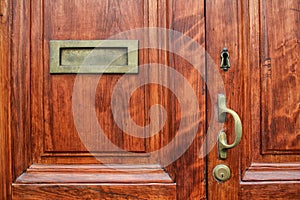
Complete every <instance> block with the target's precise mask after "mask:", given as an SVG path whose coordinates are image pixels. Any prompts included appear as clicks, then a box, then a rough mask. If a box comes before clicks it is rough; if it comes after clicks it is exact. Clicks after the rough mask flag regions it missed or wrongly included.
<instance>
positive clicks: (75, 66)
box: [50, 40, 138, 73]
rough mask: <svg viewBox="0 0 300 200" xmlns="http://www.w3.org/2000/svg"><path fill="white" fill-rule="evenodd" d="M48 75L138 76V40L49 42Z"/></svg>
mask: <svg viewBox="0 0 300 200" xmlns="http://www.w3.org/2000/svg"><path fill="white" fill-rule="evenodd" d="M50 73H138V40H51V41H50Z"/></svg>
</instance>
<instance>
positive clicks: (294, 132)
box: [261, 0, 300, 154]
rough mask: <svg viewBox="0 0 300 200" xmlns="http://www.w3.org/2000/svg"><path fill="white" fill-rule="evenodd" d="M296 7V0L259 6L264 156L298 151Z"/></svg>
mask: <svg viewBox="0 0 300 200" xmlns="http://www.w3.org/2000/svg"><path fill="white" fill-rule="evenodd" d="M299 8H300V3H299V1H298V0H292V1H283V2H282V1H270V0H269V1H268V0H267V1H263V2H262V4H261V24H262V25H261V32H262V36H261V37H262V44H261V50H262V52H261V59H262V61H261V62H262V63H261V64H262V72H261V74H262V77H261V79H262V80H261V81H262V82H261V83H262V94H261V97H262V122H263V123H262V129H263V132H262V148H263V149H262V150H263V153H268V154H282V153H288V154H298V153H299V151H300V140H299V138H300V107H299V105H300V104H299V103H300V88H299V84H300V80H299V76H300V75H299V65H300V64H299V63H300V61H299V57H300V34H299V26H300V21H299V18H300V12H299V11H297V10H299ZM279 13H280V14H279Z"/></svg>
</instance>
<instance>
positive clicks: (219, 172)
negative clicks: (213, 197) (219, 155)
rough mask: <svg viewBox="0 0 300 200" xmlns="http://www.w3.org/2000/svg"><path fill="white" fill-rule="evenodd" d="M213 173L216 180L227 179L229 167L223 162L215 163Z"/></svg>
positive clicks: (222, 180)
mask: <svg viewBox="0 0 300 200" xmlns="http://www.w3.org/2000/svg"><path fill="white" fill-rule="evenodd" d="M213 175H214V177H215V179H217V180H218V181H221V182H224V181H227V180H228V179H229V178H230V169H229V167H228V166H226V165H223V164H220V165H217V166H216V167H215V168H214V170H213Z"/></svg>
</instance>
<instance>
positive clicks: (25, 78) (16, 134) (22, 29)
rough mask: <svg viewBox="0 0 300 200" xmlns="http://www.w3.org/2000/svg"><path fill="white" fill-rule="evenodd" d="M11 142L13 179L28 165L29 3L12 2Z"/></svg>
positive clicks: (29, 160) (29, 150) (29, 162)
mask: <svg viewBox="0 0 300 200" xmlns="http://www.w3.org/2000/svg"><path fill="white" fill-rule="evenodd" d="M12 6H13V7H12V36H13V39H12V43H11V45H12V46H11V77H10V80H11V99H10V101H11V124H10V127H11V135H12V136H11V137H12V138H11V142H12V145H11V146H12V150H11V151H12V152H11V153H12V165H13V169H12V170H13V172H12V174H13V179H15V178H16V177H17V176H18V175H20V174H21V173H22V172H23V171H24V170H25V169H26V168H27V167H28V166H29V165H30V164H31V160H32V157H31V156H32V154H31V142H30V141H31V135H30V122H31V119H30V1H18V0H16V1H13V2H12Z"/></svg>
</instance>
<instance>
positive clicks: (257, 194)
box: [240, 181, 300, 200]
mask: <svg viewBox="0 0 300 200" xmlns="http://www.w3.org/2000/svg"><path fill="white" fill-rule="evenodd" d="M299 198H300V190H299V181H298V182H294V181H289V182H282V181H274V182H271V181H270V182H245V183H241V190H240V199H243V200H248V199H259V200H267V199H276V200H277V199H278V200H298V199H299Z"/></svg>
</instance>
